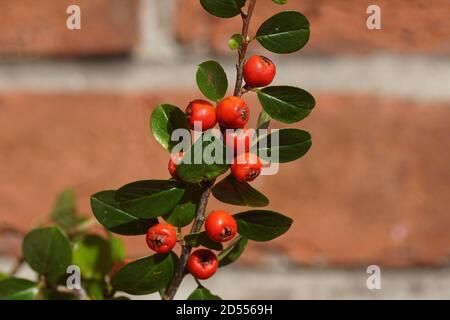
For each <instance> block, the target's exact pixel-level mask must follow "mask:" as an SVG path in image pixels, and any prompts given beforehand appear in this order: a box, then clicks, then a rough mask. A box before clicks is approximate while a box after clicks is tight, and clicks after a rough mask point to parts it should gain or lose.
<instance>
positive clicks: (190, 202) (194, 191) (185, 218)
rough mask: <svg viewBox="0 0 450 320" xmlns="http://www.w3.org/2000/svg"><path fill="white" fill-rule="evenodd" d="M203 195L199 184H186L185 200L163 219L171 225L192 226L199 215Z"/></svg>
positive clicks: (182, 199)
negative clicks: (198, 208) (199, 204)
mask: <svg viewBox="0 0 450 320" xmlns="http://www.w3.org/2000/svg"><path fill="white" fill-rule="evenodd" d="M201 194H202V188H201V187H200V186H199V185H197V184H186V191H185V192H184V195H183V198H181V200H180V201H179V202H178V203H177V205H176V206H175V208H173V210H172V211H171V212H169V213H168V214H166V215H165V216H164V217H163V218H164V220H166V221H167V222H168V223H170V224H171V225H174V226H177V227H184V226H187V225H188V224H190V223H191V222H192V221H193V220H194V218H195V214H196V213H197V207H198V203H199V201H200V197H201Z"/></svg>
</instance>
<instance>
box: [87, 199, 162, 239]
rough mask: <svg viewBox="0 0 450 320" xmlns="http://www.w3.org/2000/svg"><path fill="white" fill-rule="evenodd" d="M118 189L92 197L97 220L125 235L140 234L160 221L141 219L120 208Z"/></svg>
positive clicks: (109, 228) (115, 231)
mask: <svg viewBox="0 0 450 320" xmlns="http://www.w3.org/2000/svg"><path fill="white" fill-rule="evenodd" d="M115 198H116V191H114V190H108V191H102V192H99V193H97V194H94V195H93V196H92V197H91V207H92V212H93V213H94V215H95V217H96V218H97V220H98V221H99V222H100V223H101V224H102V225H103V226H104V227H105V228H106V229H108V230H110V231H112V232H114V233H118V234H123V235H139V234H145V233H147V230H148V229H149V228H150V227H151V226H153V225H154V224H156V223H158V220H157V219H140V218H137V217H135V216H133V215H131V214H130V213H128V212H127V211H125V210H123V209H121V208H119V205H118V204H117V203H116V200H115Z"/></svg>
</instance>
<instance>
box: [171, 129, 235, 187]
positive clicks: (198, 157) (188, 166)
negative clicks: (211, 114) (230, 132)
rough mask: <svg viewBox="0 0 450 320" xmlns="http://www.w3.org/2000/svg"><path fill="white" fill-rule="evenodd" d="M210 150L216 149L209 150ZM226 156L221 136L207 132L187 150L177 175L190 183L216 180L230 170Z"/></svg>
mask: <svg viewBox="0 0 450 320" xmlns="http://www.w3.org/2000/svg"><path fill="white" fill-rule="evenodd" d="M210 150H214V151H212V152H209V151H210ZM216 152H217V153H218V155H217V157H215V155H216ZM225 157H226V150H225V146H224V145H223V143H222V141H220V138H217V137H215V136H213V134H212V133H210V132H206V133H204V134H203V139H201V138H199V139H198V140H197V141H196V142H195V143H194V145H193V146H191V148H190V149H189V150H188V151H187V152H186V154H185V156H184V157H183V162H181V163H180V164H179V165H178V167H177V175H178V177H180V179H181V180H183V181H185V182H190V183H199V182H202V181H211V180H214V179H215V178H217V177H218V176H220V175H221V174H223V173H224V172H226V171H227V170H228V167H229V165H228V164H227V163H226V159H225ZM215 158H217V159H215Z"/></svg>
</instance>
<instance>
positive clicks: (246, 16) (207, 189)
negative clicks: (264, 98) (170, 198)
mask: <svg viewBox="0 0 450 320" xmlns="http://www.w3.org/2000/svg"><path fill="white" fill-rule="evenodd" d="M255 5H256V0H250V4H249V6H248V11H247V13H245V12H241V17H242V37H243V39H244V42H243V43H242V45H241V46H240V47H239V50H238V62H237V64H236V71H237V72H236V85H235V88H234V95H235V96H237V97H240V96H242V82H243V81H242V80H243V76H242V74H243V71H244V70H243V69H244V61H245V56H246V54H247V48H248V45H249V43H250V40H249V39H248V29H249V26H250V19H251V18H252V15H253V10H254V9H255ZM214 182H215V181H209V182H205V183H204V184H203V191H202V194H201V197H200V201H199V204H198V208H197V213H196V217H195V219H194V222H193V224H192V228H191V232H190V233H197V232H199V231H200V230H201V228H202V226H203V223H204V221H205V212H206V206H207V204H208V199H209V195H210V193H211V189H212V187H213V186H214ZM191 251H192V247H191V246H189V245H187V244H184V245H183V247H182V249H181V255H180V261H179V263H178V267H177V270H176V271H175V275H174V277H173V279H172V282H171V283H170V284H169V286H168V287H167V289H166V291H165V292H164V293H163V295H162V298H163V299H164V300H173V298H174V297H175V294H176V293H177V291H178V287H179V286H180V284H181V282H182V281H183V278H184V276H185V275H186V274H187V270H186V265H187V261H188V259H189V255H190V254H191Z"/></svg>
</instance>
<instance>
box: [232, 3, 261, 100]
mask: <svg viewBox="0 0 450 320" xmlns="http://www.w3.org/2000/svg"><path fill="white" fill-rule="evenodd" d="M255 5H256V0H251V1H250V4H249V6H248V11H247V13H244V12H242V13H241V16H242V22H243V23H242V37H243V39H244V42H243V43H242V45H241V46H240V47H239V50H238V62H237V64H236V85H235V87H234V95H235V96H236V97H240V96H242V74H243V71H244V70H243V69H244V62H245V56H246V54H247V48H248V44H249V43H250V40H249V39H248V28H249V26H250V20H251V18H252V15H253V10H254V9H255Z"/></svg>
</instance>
